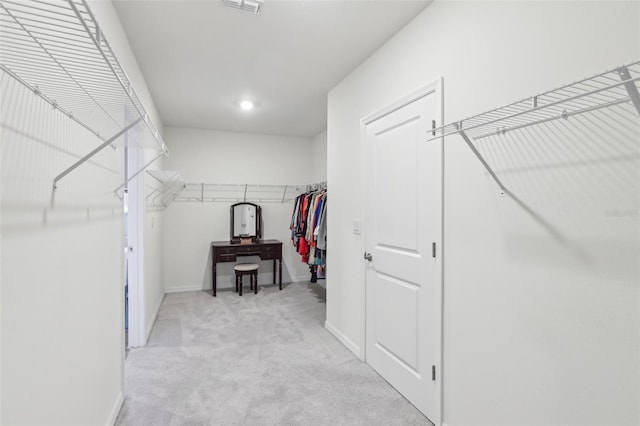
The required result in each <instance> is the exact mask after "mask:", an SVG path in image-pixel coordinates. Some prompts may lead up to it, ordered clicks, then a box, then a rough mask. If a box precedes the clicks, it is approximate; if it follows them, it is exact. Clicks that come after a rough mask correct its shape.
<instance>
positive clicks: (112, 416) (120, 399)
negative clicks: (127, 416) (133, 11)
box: [105, 392, 124, 426]
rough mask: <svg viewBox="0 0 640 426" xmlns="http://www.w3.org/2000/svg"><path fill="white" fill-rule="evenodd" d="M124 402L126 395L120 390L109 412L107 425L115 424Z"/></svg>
mask: <svg viewBox="0 0 640 426" xmlns="http://www.w3.org/2000/svg"><path fill="white" fill-rule="evenodd" d="M123 403H124V395H123V393H122V392H119V393H118V395H117V396H116V400H115V401H114V403H113V408H112V409H111V412H110V413H109V418H108V419H107V422H106V423H105V426H113V425H114V424H115V423H116V420H117V419H118V414H120V409H121V408H122V404H123Z"/></svg>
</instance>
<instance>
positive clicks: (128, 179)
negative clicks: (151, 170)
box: [113, 150, 167, 193]
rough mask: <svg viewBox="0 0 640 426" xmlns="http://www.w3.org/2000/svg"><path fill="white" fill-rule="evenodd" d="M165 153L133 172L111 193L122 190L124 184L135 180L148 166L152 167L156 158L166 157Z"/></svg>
mask: <svg viewBox="0 0 640 426" xmlns="http://www.w3.org/2000/svg"><path fill="white" fill-rule="evenodd" d="M166 154H167V151H166V150H165V151H162V152H161V153H160V154H158V155H157V156H155V157H153V160H151V161H149V162H148V163H147V164H145V165H144V166H142V168H141V169H140V170H138V171H137V172H135V173H134V174H132V175H131V176H129V177H128V178H127V180H126V181H124V182H122V184H120V186H119V187H117V188H116V189H114V190H113V192H115V193H117V192H118V191H119V190H121V189H122V188H124V186H125V185H126V184H128V183H129V182H131V181H132V180H133V178H135V177H136V176H138V175H139V174H140V173H142V172H144V171H145V170H146V169H147V167H149V166H150V165H152V164H153V163H154V162H155V161H156V160H157V159H158V158H160V157H162V156H163V155H166Z"/></svg>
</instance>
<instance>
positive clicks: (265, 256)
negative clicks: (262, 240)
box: [260, 250, 278, 260]
mask: <svg viewBox="0 0 640 426" xmlns="http://www.w3.org/2000/svg"><path fill="white" fill-rule="evenodd" d="M277 258H278V256H277V254H276V253H275V252H273V251H266V250H265V251H263V252H262V254H261V255H260V259H262V260H269V259H277Z"/></svg>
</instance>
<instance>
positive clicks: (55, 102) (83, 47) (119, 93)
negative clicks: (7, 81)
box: [0, 0, 168, 201]
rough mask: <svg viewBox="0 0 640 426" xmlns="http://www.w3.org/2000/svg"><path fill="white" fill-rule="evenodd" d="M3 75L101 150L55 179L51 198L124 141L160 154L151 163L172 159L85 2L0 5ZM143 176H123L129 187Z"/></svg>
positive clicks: (3, 0)
mask: <svg viewBox="0 0 640 426" xmlns="http://www.w3.org/2000/svg"><path fill="white" fill-rule="evenodd" d="M0 69H1V70H2V71H3V72H5V73H6V74H8V75H10V76H11V77H13V78H14V79H16V80H17V81H18V82H20V83H21V84H23V85H24V86H26V87H27V88H28V89H29V90H31V91H32V92H33V93H34V94H36V95H37V96H39V97H40V98H42V99H43V100H44V101H46V102H47V103H48V104H49V105H51V107H52V108H53V109H54V110H57V111H59V112H60V113H62V114H64V115H66V116H67V117H69V118H70V119H71V120H73V121H75V122H76V123H78V124H79V125H80V126H82V127H84V128H85V129H87V130H88V131H90V132H91V133H93V134H94V135H96V137H97V139H98V142H99V143H100V144H99V145H98V146H97V147H96V148H95V149H93V150H92V151H90V152H89V153H87V154H86V155H85V156H84V157H82V158H81V159H80V160H78V161H77V162H76V163H74V164H73V165H70V166H69V168H67V169H66V170H64V171H62V172H61V173H60V174H59V175H58V176H56V177H55V179H54V182H53V192H55V189H56V187H57V185H58V181H60V180H61V179H62V178H64V177H65V176H66V175H68V174H69V173H71V172H72V171H73V170H75V169H76V168H77V167H79V166H80V165H82V164H83V163H84V162H86V161H87V160H89V159H90V158H91V157H93V156H94V155H95V154H97V153H98V152H99V151H100V150H102V149H104V148H106V147H107V146H112V147H113V148H115V147H117V146H119V144H120V145H121V141H122V140H124V139H126V140H127V143H131V144H135V145H132V146H137V147H139V148H154V149H157V150H159V151H161V154H160V155H158V156H156V157H155V158H154V159H153V160H152V162H153V161H155V160H156V159H158V158H160V156H162V155H166V154H168V150H167V147H166V145H165V143H164V141H163V140H162V137H161V136H160V134H159V132H158V129H157V128H156V127H155V126H154V124H153V123H152V122H151V120H150V119H149V116H148V114H147V112H146V110H145V108H144V106H143V104H142V102H141V100H140V97H139V96H138V94H137V93H136V91H135V89H134V87H133V85H132V83H131V81H130V80H129V78H128V76H127V74H126V72H125V71H124V69H123V67H122V66H121V64H120V62H119V61H118V59H117V57H116V55H115V54H114V52H113V50H112V49H111V47H110V46H109V43H108V42H107V40H106V38H105V36H104V34H103V33H102V30H101V28H100V25H99V23H98V22H97V21H96V19H95V17H94V15H93V13H92V12H91V10H90V9H89V6H88V5H87V2H86V1H85V0H57V1H43V0H0ZM142 123H143V124H144V126H141V124H142ZM129 130H131V131H132V132H131V133H130V134H129V135H128V136H129V137H128V138H122V137H121V136H123V135H125V134H127V132H128V131H129ZM134 130H135V132H134ZM150 164H151V162H150V163H148V164H147V165H145V166H144V168H146V167H148V166H149V165H150ZM141 171H142V170H138V171H137V172H135V173H130V174H129V173H128V172H127V171H125V181H128V180H130V179H132V178H133V177H135V176H136V175H138V174H139V173H140V172H141ZM125 185H126V182H125V184H123V185H122V186H125ZM122 186H121V187H122ZM52 201H53V197H52Z"/></svg>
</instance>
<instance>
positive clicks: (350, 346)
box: [324, 321, 362, 359]
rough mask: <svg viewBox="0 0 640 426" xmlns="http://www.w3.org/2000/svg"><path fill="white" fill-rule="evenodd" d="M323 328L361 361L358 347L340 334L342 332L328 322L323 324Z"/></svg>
mask: <svg viewBox="0 0 640 426" xmlns="http://www.w3.org/2000/svg"><path fill="white" fill-rule="evenodd" d="M324 328H326V329H327V330H328V331H329V333H331V334H333V336H334V337H335V338H336V339H338V340H339V341H340V343H342V344H343V345H345V346H346V347H347V349H349V350H350V351H351V352H353V353H354V355H355V356H357V357H358V359H362V356H361V355H360V353H361V351H360V347H359V346H358V345H356V344H355V343H353V341H352V340H351V339H349V338H348V337H347V336H345V335H344V334H342V332H341V331H340V330H338V329H337V328H336V327H334V326H333V325H332V324H331V323H330V322H329V321H325V322H324Z"/></svg>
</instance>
